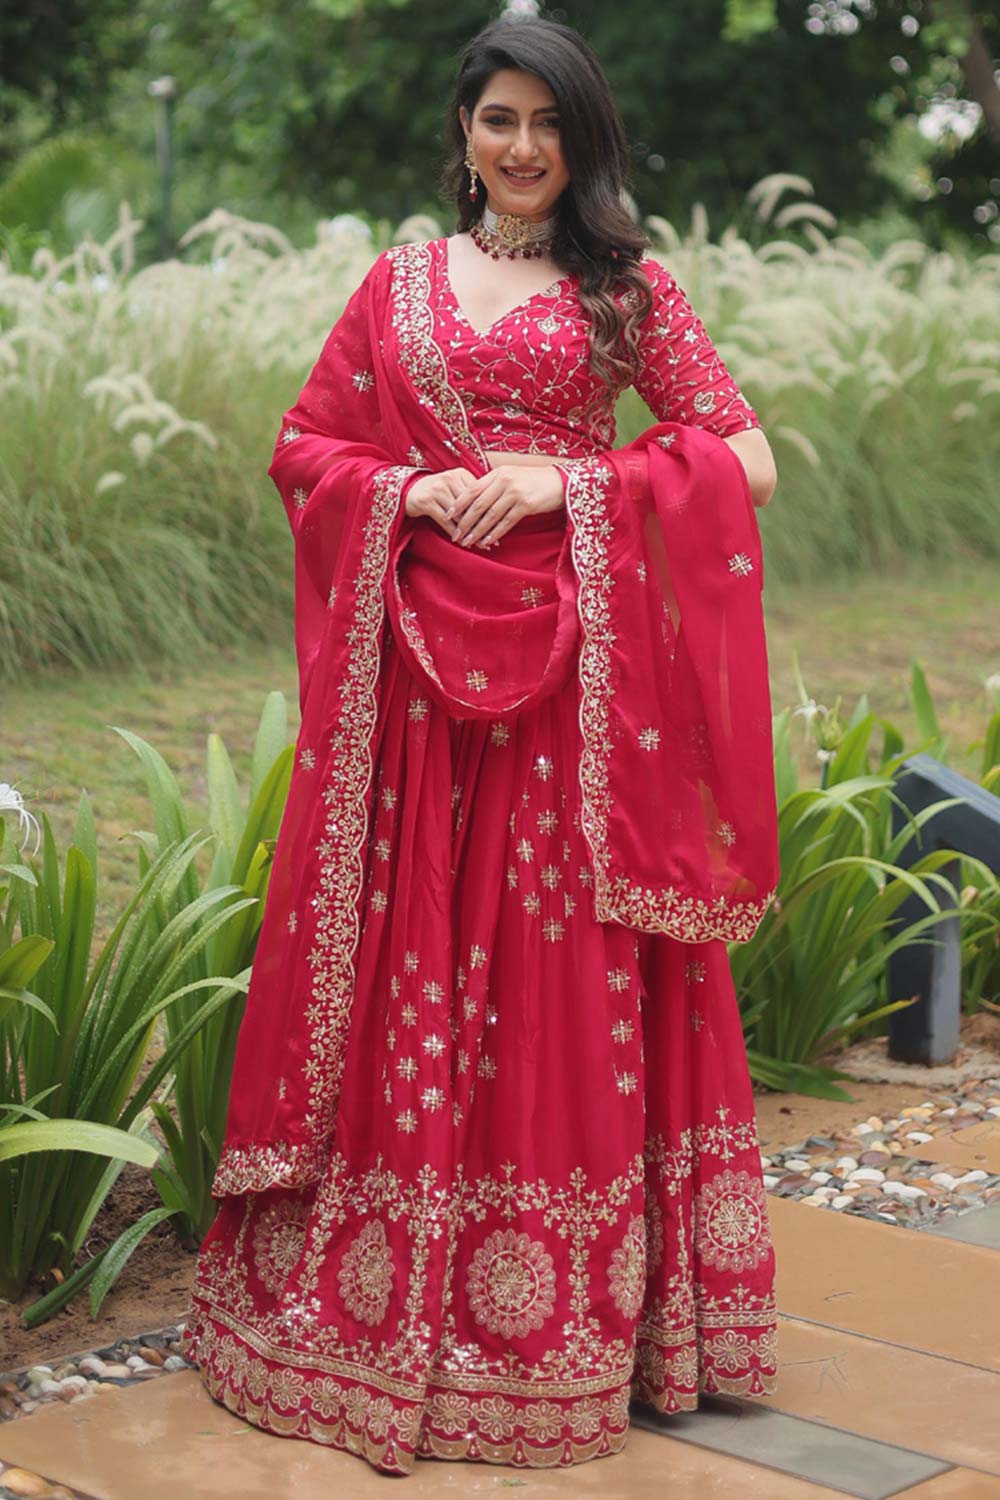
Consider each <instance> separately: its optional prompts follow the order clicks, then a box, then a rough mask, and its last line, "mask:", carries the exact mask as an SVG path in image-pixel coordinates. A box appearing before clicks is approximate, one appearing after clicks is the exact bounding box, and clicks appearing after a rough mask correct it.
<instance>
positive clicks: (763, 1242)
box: [694, 1167, 771, 1271]
mask: <svg viewBox="0 0 1000 1500" xmlns="http://www.w3.org/2000/svg"><path fill="white" fill-rule="evenodd" d="M694 1222H695V1249H696V1251H697V1253H698V1254H699V1255H700V1256H701V1259H702V1260H703V1261H704V1262H705V1264H706V1265H709V1266H718V1268H719V1270H720V1271H748V1270H753V1268H754V1267H755V1266H756V1265H757V1264H758V1263H759V1262H760V1261H762V1260H763V1259H764V1258H765V1257H766V1256H767V1255H768V1254H770V1250H771V1236H770V1232H769V1226H768V1218H767V1194H766V1192H765V1189H764V1184H763V1182H762V1180H761V1178H760V1176H759V1175H751V1174H750V1173H749V1172H733V1171H732V1170H731V1169H730V1168H728V1167H727V1168H726V1170H725V1171H724V1172H720V1173H719V1174H718V1176H716V1177H714V1178H713V1179H712V1181H711V1182H708V1183H706V1184H705V1186H704V1187H703V1188H702V1189H701V1191H700V1192H699V1194H698V1196H697V1199H696V1200H695V1213H694Z"/></svg>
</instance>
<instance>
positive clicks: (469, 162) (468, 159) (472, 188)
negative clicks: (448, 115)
mask: <svg viewBox="0 0 1000 1500" xmlns="http://www.w3.org/2000/svg"><path fill="white" fill-rule="evenodd" d="M465 165H466V166H467V167H468V169H469V197H470V198H471V199H472V201H473V203H475V201H476V198H477V196H478V190H477V188H476V163H475V159H474V157H473V155H472V137H471V136H468V135H467V136H466V137H465Z"/></svg>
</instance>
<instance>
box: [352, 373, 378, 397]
mask: <svg viewBox="0 0 1000 1500" xmlns="http://www.w3.org/2000/svg"><path fill="white" fill-rule="evenodd" d="M351 379H352V381H353V383H354V386H355V388H356V389H357V390H359V391H361V392H362V393H364V392H365V391H370V390H371V389H372V388H373V386H374V385H375V376H374V375H373V374H372V372H371V370H356V371H355V372H354V374H353V375H352V376H351Z"/></svg>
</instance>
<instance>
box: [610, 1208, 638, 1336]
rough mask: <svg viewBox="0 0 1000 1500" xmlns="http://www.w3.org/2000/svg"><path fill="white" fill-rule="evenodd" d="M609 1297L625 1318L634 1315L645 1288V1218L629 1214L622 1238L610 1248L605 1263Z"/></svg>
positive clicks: (636, 1312)
mask: <svg viewBox="0 0 1000 1500" xmlns="http://www.w3.org/2000/svg"><path fill="white" fill-rule="evenodd" d="M608 1286H609V1287H610V1288H611V1299H612V1301H613V1302H614V1304H615V1306H616V1307H618V1308H620V1309H621V1311H622V1312H623V1313H624V1315H625V1317H626V1318H637V1317H638V1316H639V1310H640V1308H641V1307H642V1299H643V1293H644V1292H645V1289H646V1221H645V1219H644V1218H643V1217H642V1215H641V1214H633V1216H632V1218H631V1219H630V1220H629V1224H628V1228H627V1229H626V1231H625V1238H624V1239H623V1240H622V1242H621V1244H620V1245H619V1247H618V1249H617V1250H614V1251H612V1254H611V1264H610V1266H609V1267H608Z"/></svg>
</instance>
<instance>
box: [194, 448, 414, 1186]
mask: <svg viewBox="0 0 1000 1500" xmlns="http://www.w3.org/2000/svg"><path fill="white" fill-rule="evenodd" d="M288 430H289V431H290V430H292V429H288ZM410 472H411V471H410V470H409V469H406V468H402V467H396V466H394V467H392V468H387V469H383V470H381V471H380V472H379V473H378V474H376V476H375V480H374V482H373V485H372V498H371V510H370V513H369V515H368V518H367V521H366V524H365V533H364V535H365V546H364V551H363V553H362V561H361V567H360V571H359V573H358V577H357V579H356V580H355V603H354V615H353V623H352V631H353V636H352V638H353V640H354V641H355V648H354V660H353V662H352V664H351V670H350V671H349V672H348V673H347V674H346V675H345V681H344V688H343V692H342V695H341V697H340V708H339V719H338V722H337V725H336V727H335V733H334V734H333V735H332V736H331V739H332V741H333V743H334V745H335V746H337V748H336V749H335V751H334V753H333V754H332V756H331V758H330V763H329V764H330V772H329V776H330V779H329V782H328V785H327V788H326V791H325V793H324V802H325V804H326V807H327V815H326V818H325V820H324V828H323V834H322V841H321V844H320V848H321V850H322V851H323V852H322V854H321V859H320V874H319V881H318V884H317V891H316V896H315V898H314V905H315V910H316V912H317V917H316V922H315V929H314V937H313V944H312V948H311V951H310V953H309V965H310V969H311V972H312V985H311V999H312V1005H311V1010H310V1015H311V1017H314V1018H315V1020H314V1024H313V1025H312V1027H311V1029H310V1041H311V1047H310V1054H309V1057H308V1059H307V1061H306V1063H305V1065H304V1069H303V1071H304V1074H305V1077H306V1080H307V1087H308V1106H307V1109H306V1112H305V1116H304V1126H305V1132H306V1135H307V1137H308V1139H307V1140H306V1141H303V1142H296V1143H295V1144H291V1143H289V1142H287V1141H284V1140H280V1141H275V1142H272V1143H269V1144H268V1145H267V1146H265V1147H260V1146H254V1147H252V1148H251V1147H244V1146H240V1145H231V1146H226V1147H224V1148H223V1151H222V1154H221V1156H220V1158H219V1165H218V1167H217V1169H216V1173H215V1178H214V1180H213V1188H212V1191H213V1192H214V1193H215V1194H217V1195H218V1196H222V1195H225V1194H228V1193H246V1192H255V1191H257V1192H259V1191H261V1190H262V1189H263V1188H265V1187H268V1186H271V1185H277V1184H282V1185H284V1186H291V1185H292V1184H293V1183H296V1184H301V1183H305V1182H309V1181H311V1180H312V1179H313V1178H315V1177H317V1176H319V1174H320V1173H321V1172H322V1170H323V1167H324V1165H325V1164H326V1160H327V1158H328V1156H329V1142H330V1139H331V1137H332V1135H333V1122H334V1118H335V1114H336V1106H337V1101H338V1099H339V1095H340V1084H341V1078H342V1074H343V1067H344V1056H345V1052H346V1045H345V1044H346V1037H347V1031H348V1027H349V1024H350V1008H351V999H352V996H353V993H354V946H355V935H356V922H357V911H358V904H359V901H360V897H361V891H362V882H363V874H364V859H363V848H364V843H365V840H366V838H367V834H368V816H367V811H366V805H365V798H366V793H367V790H368V785H369V781H370V777H371V752H370V744H371V737H372V734H373V732H374V728H375V723H376V713H377V703H376V696H375V688H376V683H377V678H378V667H379V641H380V638H381V627H382V622H383V618H384V604H383V596H382V582H383V579H384V577H385V572H386V564H387V561H388V538H389V530H390V525H391V522H392V520H393V518H394V516H395V515H396V513H397V511H398V509H399V497H400V492H401V487H402V485H403V482H404V480H405V479H406V477H407V475H408V474H409V473H410Z"/></svg>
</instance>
